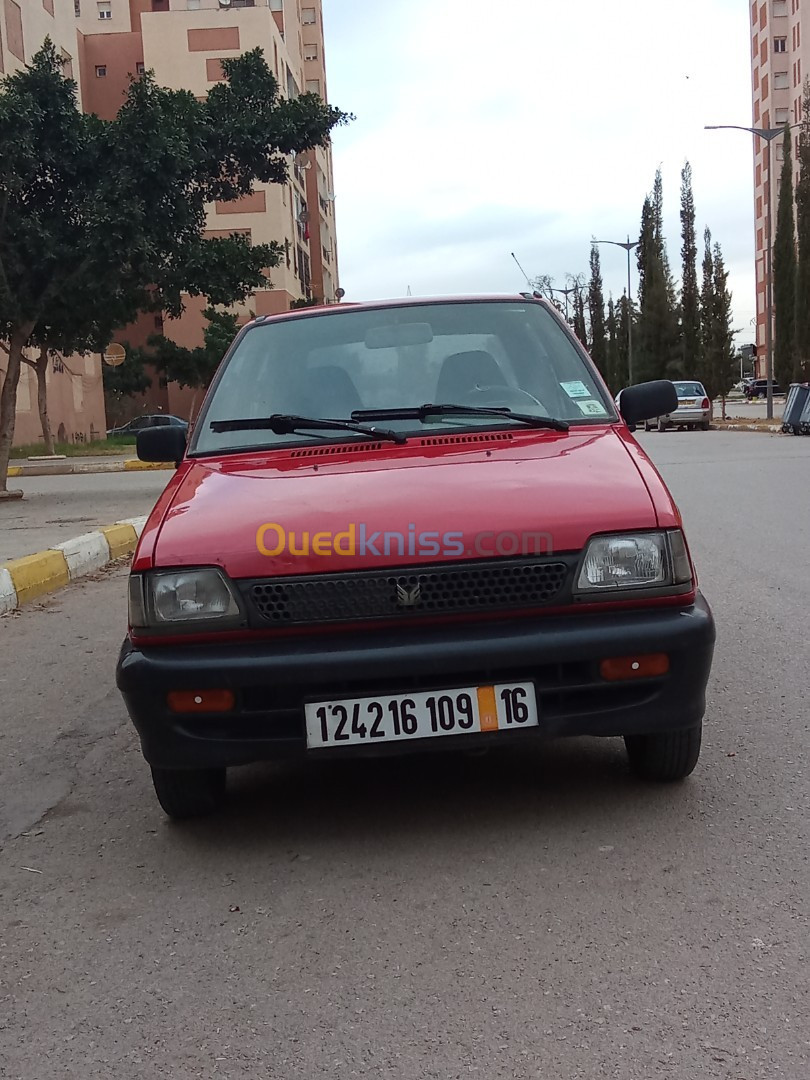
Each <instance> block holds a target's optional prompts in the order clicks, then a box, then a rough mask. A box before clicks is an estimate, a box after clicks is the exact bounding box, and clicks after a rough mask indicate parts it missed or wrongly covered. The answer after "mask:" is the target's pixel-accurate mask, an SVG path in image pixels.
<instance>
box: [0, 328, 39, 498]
mask: <svg viewBox="0 0 810 1080" xmlns="http://www.w3.org/2000/svg"><path fill="white" fill-rule="evenodd" d="M33 329H34V327H33V324H27V325H26V326H21V327H18V328H17V329H16V330H15V331H14V332H13V333H12V335H11V338H10V340H9V348H8V366H7V367H6V377H5V379H4V380H3V389H2V390H0V494H2V493H3V492H5V491H8V486H7V485H8V462H9V458H10V457H11V444H12V443H13V442H14V426H15V422H16V419H17V387H18V386H19V384H20V368H21V365H22V351H23V348H24V346H25V343H26V341H27V340H28V338H29V336H30V334H31V331H32V330H33Z"/></svg>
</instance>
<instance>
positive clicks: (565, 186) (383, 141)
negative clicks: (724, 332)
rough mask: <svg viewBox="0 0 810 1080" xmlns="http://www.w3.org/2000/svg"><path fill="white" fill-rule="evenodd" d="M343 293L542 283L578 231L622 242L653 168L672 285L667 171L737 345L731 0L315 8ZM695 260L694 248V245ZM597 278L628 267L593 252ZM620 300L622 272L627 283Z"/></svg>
mask: <svg viewBox="0 0 810 1080" xmlns="http://www.w3.org/2000/svg"><path fill="white" fill-rule="evenodd" d="M324 9H325V10H324V18H325V23H326V60H327V74H328V79H329V96H330V98H331V100H332V101H333V103H334V104H336V105H338V106H340V107H341V108H343V109H345V110H347V111H350V112H353V113H355V114H356V116H357V119H356V121H355V122H354V123H353V124H352V125H351V126H350V127H348V128H346V129H343V130H341V131H340V132H338V134H337V135H336V137H335V187H336V203H335V207H336V213H337V222H338V244H339V257H340V274H341V284H342V285H343V287H344V288H345V289H346V299H347V300H363V299H372V298H379V297H391V296H404V295H405V294H406V292H407V289H408V287H410V288H411V290H412V292H413V294H414V295H415V296H419V295H430V294H436V293H459V292H504V291H506V292H510V291H518V290H520V289H522V288H525V281H524V280H523V279H522V278H521V276H520V272H519V271H518V268H517V267H516V266H515V264H514V262H513V261H512V259H511V257H510V252H512V251H514V252H516V254H517V256H518V259H519V260H520V262H521V263H522V264H523V266H524V267H525V269H526V270H527V272H528V274H529V275H530V276H532V277H533V276H535V275H537V274H543V273H547V274H550V275H551V276H552V277H554V278H555V284H556V285H557V286H560V287H561V286H563V285H564V283H565V282H564V279H565V275H566V273H567V272H571V273H576V272H583V273H585V272H587V267H588V254H589V246H590V240H591V237H592V236H595V237H597V238H598V239H608V240H623V239H625V238H626V236H627V234H628V232H629V233H630V236H631V239H637V237H638V231H639V222H640V217H641V206H642V203H643V201H644V196H645V194H646V193H647V192H648V191H650V190H651V189H652V184H653V178H654V174H655V170H656V167H657V166H658V165H659V164H660V165H661V167H662V169H663V174H664V195H665V202H666V222H665V233H666V236H667V240H668V247H669V256H670V262H671V264H672V269H673V272H674V273H675V275H676V277H677V278H678V279H680V222H679V218H678V213H679V188H680V172H681V168H682V166H683V163H684V161H685V160H686V159H688V160H689V161H690V162H691V163H692V168H693V171H694V189H695V198H696V203H697V214H698V228H699V232H700V234H701V237H702V232H703V228H704V226H705V225H709V227H710V228H711V229H712V232H713V234H714V237H715V239H717V240H719V241H720V243H721V244H722V246H723V250H724V253H725V256H726V259H727V262H728V265H729V269H730V271H731V288H732V290H733V294H734V313H735V320H736V322H735V325H736V327H737V329H738V330H739V332H740V336H739V338H738V340H739V341H749V340H750V341H753V340H754V330H753V327H752V326H751V320H752V319H753V317H754V312H755V307H754V262H753V259H754V241H753V228H754V227H753V196H752V184H753V177H752V172H753V169H752V139H751V137H750V136H748V135H746V134H744V133H743V132H706V131H704V130H703V126H704V124H712V123H716V124H750V123H751V122H752V121H751V89H750V67H749V50H750V40H749V31H748V4H747V3H745V2H744V0H620V2H619V3H612V4H610V3H605V0H577V2H576V3H574V2H572V0H499V2H498V3H497V4H494V3H492V2H491V0H487V2H484V0H351V3H346V0H324ZM700 243H701V251H702V239H701V241H700ZM602 267H603V274H604V278H605V289H606V293H607V292H612V293H613V295H614V296H618V295H620V293H621V291H622V289H623V287H624V282H625V281H626V275H627V262H626V256H625V254H624V252H623V251H622V250H620V249H619V248H609V247H608V248H603V249H602ZM635 292H636V277H635V265H634V267H633V293H634V295H635Z"/></svg>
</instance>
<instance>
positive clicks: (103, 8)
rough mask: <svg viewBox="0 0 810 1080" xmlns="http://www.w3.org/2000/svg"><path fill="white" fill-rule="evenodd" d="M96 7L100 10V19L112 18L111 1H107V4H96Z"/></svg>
mask: <svg viewBox="0 0 810 1080" xmlns="http://www.w3.org/2000/svg"><path fill="white" fill-rule="evenodd" d="M96 7H97V8H98V17H99V18H100V19H111V18H112V4H111V3H110V0H105V2H102V3H100V4H96Z"/></svg>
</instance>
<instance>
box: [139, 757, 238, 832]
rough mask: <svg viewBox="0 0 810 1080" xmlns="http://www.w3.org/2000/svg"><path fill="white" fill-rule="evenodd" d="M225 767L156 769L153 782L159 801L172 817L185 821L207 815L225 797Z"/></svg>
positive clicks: (153, 773) (218, 806) (153, 772)
mask: <svg viewBox="0 0 810 1080" xmlns="http://www.w3.org/2000/svg"><path fill="white" fill-rule="evenodd" d="M225 772H226V770H225V769H157V768H155V767H154V766H152V783H153V784H154V786H155V794H156V795H157V798H158V802H159V803H160V805H161V806H162V807H163V809H164V811H165V812H166V813H167V814H168V815H169V817H170V818H174V819H175V820H177V821H183V820H186V819H187V818H195V817H205V816H206V815H208V814H213V813H214V812H215V811H216V810H218V809H219V808H220V806H221V805H222V803H223V800H224V798H225Z"/></svg>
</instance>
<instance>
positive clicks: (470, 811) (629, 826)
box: [0, 432, 810, 1080]
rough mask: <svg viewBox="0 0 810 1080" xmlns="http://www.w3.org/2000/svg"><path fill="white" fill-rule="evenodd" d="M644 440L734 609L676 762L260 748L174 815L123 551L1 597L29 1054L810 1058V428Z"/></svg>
mask: <svg viewBox="0 0 810 1080" xmlns="http://www.w3.org/2000/svg"><path fill="white" fill-rule="evenodd" d="M641 438H642V439H643V441H644V443H645V445H646V446H648V447H649V449H650V451H651V452H652V453H653V455H654V458H655V460H656V461H657V462H658V463H659V465H660V467H661V469H662V471H663V473H664V475H665V476H666V478H667V480H668V481H669V483H670V484H671V486H672V488H673V491H674V493H675V495H676V498H677V499H678V501H679V504H680V505H681V508H682V510H683V512H684V515H685V517H686V521H687V526H688V529H689V536H690V539H691V543H692V547H693V549H694V553H695V556H696V558H697V560H698V563H699V567H700V572H701V578H702V585H703V588H704V590H705V592H706V593H707V595H708V596H709V598H710V599H711V601H712V603H713V606H714V609H715V614H716V617H717V621H718V625H719V641H718V648H717V658H716V665H715V671H714V676H713V679H712V684H711V688H710V695H709V713H708V724H707V730H706V739H705V748H704V752H703V755H702V758H701V763H700V765H699V767H698V770H697V771H696V773H695V774H694V775H693V777H692V778H691V779H690V780H689V781H687V782H686V783H685V784H683V785H680V786H677V787H674V788H655V787H646V786H644V785H642V784H640V783H637V782H635V781H633V780H631V779H630V777H629V776H628V773H627V770H626V767H625V763H624V757H623V751H622V748H621V744H620V743H618V742H613V741H611V742H606V743H600V742H594V743H589V742H586V741H577V742H575V743H570V744H568V743H564V744H556V745H553V746H550V747H548V748H547V749H545V750H543V751H538V752H536V753H532V754H526V753H525V752H524V753H521V754H520V755H511V754H508V755H504V756H497V757H496V756H489V757H486V758H466V757H458V758H456V757H453V758H450V759H445V758H441V759H430V760H425V761H420V760H416V761H411V760H399V761H388V762H378V763H368V762H363V763H358V764H356V765H354V764H351V765H346V764H337V763H333V764H332V765H331V766H329V765H328V764H327V765H324V766H321V767H319V768H317V769H315V768H309V769H303V768H300V769H299V768H296V769H290V768H285V769H282V770H276V769H272V768H254V769H247V770H244V771H240V772H237V773H236V775H234V776H233V783H232V785H231V787H232V795H231V801H230V804H229V808H228V809H227V811H226V812H225V814H224V815H223V816H222V817H221V818H219V819H216V820H208V821H205V822H199V823H196V824H194V825H191V826H182V827H181V826H177V825H171V824H169V823H167V822H166V821H165V820H164V819H163V817H162V816H161V813H160V812H159V810H158V808H157V806H156V804H155V802H154V800H153V796H152V792H151V787H150V782H149V779H148V773H147V770H146V768H145V767H144V764H143V762H142V759H141V758H140V754H139V751H138V748H137V745H136V741H135V739H134V737H133V733H132V731H131V730H130V728H129V726H128V723H127V719H126V716H125V713H124V710H123V708H122V705H121V702H120V700H119V698H118V695H117V692H116V690H115V688H114V684H113V666H114V661H115V653H116V648H117V643H118V641H119V639H120V637H121V634H122V628H123V624H124V581H125V574H124V571H123V570H120V569H119V570H114V571H112V572H108V573H107V574H105V575H103V576H102V577H101V578H100V579H99V580H96V581H93V582H88V583H85V584H80V585H76V586H72V587H71V588H69V589H67V590H65V591H63V592H62V593H60V594H59V595H58V596H57V597H56V598H54V599H52V600H51V601H50V602H48V603H46V604H43V605H41V606H40V607H39V608H35V609H32V610H26V611H24V612H23V613H22V614H20V615H18V616H17V617H13V618H6V619H0V712H2V725H1V726H0V732H1V733H2V734H0V739H2V741H1V742H0V748H1V750H2V752H1V753H0V799H1V800H2V802H3V807H2V811H0V837H5V840H4V841H3V842H4V844H5V846H4V848H3V851H2V857H1V858H0V897H2V901H1V904H0V1076H2V1077H4V1078H8V1080H16V1078H24V1080H50V1078H56V1077H60V1078H61V1077H65V1076H70V1077H74V1076H75V1077H82V1078H83V1080H86V1078H94V1077H99V1078H104V1080H108V1078H110V1077H116V1078H120V1080H130V1078H144V1080H147V1078H148V1080H152V1078H154V1077H172V1078H174V1080H186V1078H189V1080H190V1078H192V1077H194V1078H196V1077H214V1078H215V1077H228V1078H230V1077H234V1078H236V1077H238V1078H246V1080H247V1078H250V1080H258V1078H264V1077H267V1078H271V1080H317V1078H330V1080H332V1078H341V1080H343V1078H350V1077H352V1078H353V1077H373V1078H381V1080H389V1078H390V1080H426V1078H436V1080H451V1078H452V1080H456V1078H462V1077H463V1078H467V1077H480V1078H481V1080H492V1078H510V1080H511V1078H521V1080H523V1078H525V1080H528V1078H532V1080H534V1078H543V1080H596V1078H603V1077H605V1078H616V1080H650V1078H653V1077H655V1078H658V1077H673V1078H677V1080H714V1078H717V1080H721V1078H722V1080H775V1078H783V1080H806V1078H807V1077H808V1076H810V1020H808V1015H810V1010H809V1009H808V989H809V987H808V972H809V971H810V963H808V961H809V960H810V957H808V951H809V943H810V933H808V895H810V867H808V852H809V851H810V843H809V841H810V835H809V833H810V830H809V829H808V820H809V816H810V785H809V784H808V765H807V758H808V746H809V745H810V733H809V730H808V670H810V648H809V647H808V641H807V636H808V635H807V626H808V615H807V613H808V611H809V610H810V577H809V576H808V573H807V551H808V536H809V535H810V500H808V499H807V494H806V493H807V478H808V475H810V439H788V438H780V437H769V436H764V435H756V434H752V435H746V434H742V433H728V434H726V433H720V432H708V433H700V432H696V433H694V434H688V435H687V434H684V433H674V434H670V433H667V434H662V435H659V434H658V433H650V434H649V435H647V436H641Z"/></svg>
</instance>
